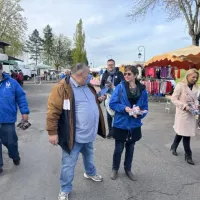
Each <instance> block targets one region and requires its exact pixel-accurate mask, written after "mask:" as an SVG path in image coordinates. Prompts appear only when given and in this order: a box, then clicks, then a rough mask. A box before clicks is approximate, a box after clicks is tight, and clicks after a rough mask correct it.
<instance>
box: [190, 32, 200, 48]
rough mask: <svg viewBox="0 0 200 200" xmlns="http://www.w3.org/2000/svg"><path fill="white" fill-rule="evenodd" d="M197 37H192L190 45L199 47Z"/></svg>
mask: <svg viewBox="0 0 200 200" xmlns="http://www.w3.org/2000/svg"><path fill="white" fill-rule="evenodd" d="M199 39H200V38H199V37H198V36H196V35H195V36H194V37H192V44H193V45H195V46H199Z"/></svg>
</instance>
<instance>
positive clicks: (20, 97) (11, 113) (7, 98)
mask: <svg viewBox="0 0 200 200" xmlns="http://www.w3.org/2000/svg"><path fill="white" fill-rule="evenodd" d="M3 77H4V79H3V80H2V81H0V123H15V122H16V120H17V105H18V107H19V109H20V112H21V114H29V108H28V102H27V100H26V94H25V92H24V91H23V89H22V88H21V86H20V85H19V83H18V82H17V81H16V80H14V79H12V78H11V77H10V76H9V75H7V74H5V73H3Z"/></svg>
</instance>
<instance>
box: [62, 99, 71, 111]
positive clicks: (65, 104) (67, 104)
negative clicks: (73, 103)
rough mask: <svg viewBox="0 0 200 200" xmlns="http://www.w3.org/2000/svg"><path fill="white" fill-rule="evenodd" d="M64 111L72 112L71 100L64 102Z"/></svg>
mask: <svg viewBox="0 0 200 200" xmlns="http://www.w3.org/2000/svg"><path fill="white" fill-rule="evenodd" d="M63 110H70V101H69V99H65V100H64V102H63Z"/></svg>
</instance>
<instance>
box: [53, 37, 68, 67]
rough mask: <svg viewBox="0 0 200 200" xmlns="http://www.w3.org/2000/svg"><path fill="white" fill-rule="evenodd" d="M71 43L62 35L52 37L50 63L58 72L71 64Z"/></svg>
mask: <svg viewBox="0 0 200 200" xmlns="http://www.w3.org/2000/svg"><path fill="white" fill-rule="evenodd" d="M71 62H72V61H71V41H70V40H69V38H67V37H65V36H64V35H59V36H54V43H53V54H52V63H53V65H54V66H55V68H56V69H57V70H58V69H59V68H61V67H64V68H66V66H67V65H70V64H71Z"/></svg>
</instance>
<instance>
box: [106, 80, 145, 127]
mask: <svg viewBox="0 0 200 200" xmlns="http://www.w3.org/2000/svg"><path fill="white" fill-rule="evenodd" d="M139 87H141V95H140V97H139V100H138V102H137V104H136V106H139V107H140V109H141V110H148V95H147V91H146V89H145V86H144V85H142V84H140V83H139ZM109 106H110V108H111V109H112V110H114V111H115V117H114V124H113V126H114V127H116V128H120V129H124V130H130V129H132V128H137V127H140V126H142V123H141V119H142V118H144V117H145V116H146V114H143V115H142V116H140V117H138V118H134V117H133V116H129V114H128V113H127V112H126V111H125V108H126V107H127V106H128V107H130V108H131V105H130V102H129V100H128V97H127V93H126V88H125V83H124V81H122V82H121V83H120V84H119V85H118V86H117V87H116V88H115V90H114V93H113V95H112V97H111V100H110V104H109Z"/></svg>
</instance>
